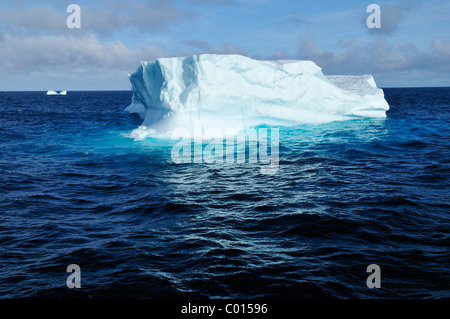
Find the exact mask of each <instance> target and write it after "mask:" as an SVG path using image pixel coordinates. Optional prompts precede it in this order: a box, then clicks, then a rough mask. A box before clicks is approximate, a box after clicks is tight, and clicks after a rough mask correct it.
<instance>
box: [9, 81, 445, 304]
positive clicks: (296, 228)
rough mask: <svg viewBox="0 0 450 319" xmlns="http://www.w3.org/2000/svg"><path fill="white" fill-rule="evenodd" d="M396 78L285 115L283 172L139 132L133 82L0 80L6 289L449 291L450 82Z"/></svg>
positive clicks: (274, 294)
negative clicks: (336, 113)
mask: <svg viewBox="0 0 450 319" xmlns="http://www.w3.org/2000/svg"><path fill="white" fill-rule="evenodd" d="M384 91H385V95H386V100H387V101H388V103H389V104H390V107H391V109H390V111H389V112H387V118H386V119H355V120H348V121H342V122H333V123H329V124H320V125H300V126H297V127H293V128H280V163H279V170H278V172H277V173H276V174H273V175H263V174H261V173H260V169H259V168H260V167H259V165H256V164H251V163H241V164H237V163H236V164H225V163H215V164H206V163H192V164H190V163H186V164H176V163H174V162H173V161H172V159H171V154H170V152H171V145H168V143H167V141H161V140H155V139H145V140H143V141H135V140H133V139H132V138H129V137H127V134H129V133H130V132H131V131H132V130H133V129H135V128H137V127H138V126H139V125H140V123H141V120H140V119H139V118H138V117H137V116H136V115H135V114H128V113H127V112H124V108H125V107H126V106H127V105H129V104H130V102H131V92H129V91H122V92H68V94H67V96H46V95H45V92H1V93H0V298H23V297H31V298H36V297H39V298H65V297H71V296H74V294H75V295H76V296H79V297H90V298H94V299H95V298H333V297H336V298H442V297H447V298H448V297H450V250H449V247H450V237H449V235H450V179H449V177H450V176H449V175H450V130H449V129H450V88H410V89H385V90H384ZM70 264H77V265H79V266H80V269H81V288H80V289H76V288H74V289H69V288H68V287H67V286H66V279H67V278H68V276H69V275H70V274H69V273H67V272H66V268H67V266H68V265H70ZM370 264H377V265H379V267H380V269H381V288H373V289H369V288H368V287H367V285H366V279H367V277H368V276H369V275H370V273H368V272H366V269H367V266H368V265H370Z"/></svg>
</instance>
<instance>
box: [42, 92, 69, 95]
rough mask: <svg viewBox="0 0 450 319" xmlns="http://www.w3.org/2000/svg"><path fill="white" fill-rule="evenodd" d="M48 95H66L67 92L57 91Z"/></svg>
mask: <svg viewBox="0 0 450 319" xmlns="http://www.w3.org/2000/svg"><path fill="white" fill-rule="evenodd" d="M46 94H47V95H66V94H67V91H61V92H59V93H58V92H56V91H47V93H46Z"/></svg>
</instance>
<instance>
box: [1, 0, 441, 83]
mask: <svg viewBox="0 0 450 319" xmlns="http://www.w3.org/2000/svg"><path fill="white" fill-rule="evenodd" d="M70 4H77V5H79V6H80V8H81V13H80V18H81V19H80V22H81V23H80V26H81V28H68V27H67V24H66V21H67V18H68V17H69V16H70V15H71V13H70V12H67V7H68V6H69V5H70ZM370 4H378V5H379V6H380V8H381V28H373V29H370V28H368V26H367V24H366V20H367V18H368V17H369V15H370V14H371V13H368V12H367V11H366V9H367V6H368V5H370ZM204 53H214V54H241V55H245V56H248V57H251V58H255V59H265V60H275V59H299V60H312V61H314V62H315V63H316V64H317V65H319V66H320V67H321V68H322V71H323V73H324V74H325V75H331V74H342V75H346V74H348V75H356V74H372V75H373V76H374V78H375V81H376V82H377V84H378V86H379V87H428V86H450V1H448V0H427V1H420V0H410V1H407V0H405V1H403V0H396V1H376V0H369V1H359V0H348V1H335V0H327V1H326V0H312V1H302V0H277V1H275V0H271V1H269V0H243V1H239V0H184V1H182V0H171V1H170V0H169V1H163V0H146V1H144V0H131V1H125V0H117V1H116V0H88V1H81V0H79V1H77V0H70V1H67V2H66V1H61V0H48V1H36V0H11V1H9V0H2V1H1V2H0V91H6V90H8V91H13V90H19V91H28V90H42V91H46V90H129V89H130V84H129V81H128V74H130V73H133V72H134V71H135V70H136V69H137V67H138V65H139V63H140V61H152V60H155V59H158V58H162V57H175V56H187V55H191V54H204Z"/></svg>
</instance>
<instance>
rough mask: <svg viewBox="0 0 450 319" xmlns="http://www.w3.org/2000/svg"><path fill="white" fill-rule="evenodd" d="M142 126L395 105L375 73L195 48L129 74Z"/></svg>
mask: <svg viewBox="0 0 450 319" xmlns="http://www.w3.org/2000/svg"><path fill="white" fill-rule="evenodd" d="M129 79H130V82H131V85H132V89H133V97H132V103H131V105H130V106H129V107H128V108H127V109H126V110H127V111H129V112H131V113H138V114H139V115H140V116H141V118H142V119H144V122H143V123H142V127H141V130H142V129H144V128H145V130H147V131H148V132H153V133H155V134H156V135H163V136H170V134H171V132H172V131H173V130H174V129H177V128H184V129H187V130H189V131H190V132H194V130H195V131H197V132H198V131H204V130H205V129H207V128H219V129H226V128H235V129H244V130H245V129H247V128H250V127H252V126H256V125H260V124H268V125H296V124H300V123H322V122H329V121H335V120H344V119H348V118H351V117H361V116H362V117H366V116H367V117H385V116H386V114H385V112H386V111H387V110H388V109H389V105H388V104H387V102H386V100H385V99H384V94H383V91H382V90H381V89H379V88H377V87H376V84H375V81H374V79H373V77H372V76H367V75H364V76H328V77H325V76H324V75H323V73H322V71H321V69H320V67H318V66H317V65H316V64H314V63H313V62H311V61H296V60H289V61H259V60H253V59H250V58H247V57H244V56H239V55H213V54H204V55H194V56H188V57H180V58H161V59H158V60H156V61H154V62H142V63H141V65H140V66H139V68H138V70H137V71H136V72H135V73H133V74H131V75H130V76H129Z"/></svg>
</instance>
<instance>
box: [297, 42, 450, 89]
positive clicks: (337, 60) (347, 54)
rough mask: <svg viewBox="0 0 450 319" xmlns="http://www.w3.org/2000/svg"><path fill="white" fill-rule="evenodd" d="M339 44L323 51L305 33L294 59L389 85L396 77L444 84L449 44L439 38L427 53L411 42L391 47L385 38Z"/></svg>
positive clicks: (449, 65)
mask: <svg viewBox="0 0 450 319" xmlns="http://www.w3.org/2000/svg"><path fill="white" fill-rule="evenodd" d="M338 43H339V45H340V47H341V50H337V51H329V50H325V49H322V48H321V47H320V45H319V44H317V43H316V42H315V40H314V38H313V36H312V35H311V34H307V35H306V36H302V37H300V50H299V53H298V56H297V58H300V59H305V60H312V61H314V62H316V63H317V64H318V65H319V66H320V67H322V69H323V71H324V73H325V74H373V75H375V76H376V77H378V78H381V79H382V80H388V79H389V83H392V79H394V80H395V79H399V78H403V82H405V83H406V82H407V81H408V79H410V80H411V81H416V82H417V81H418V80H420V79H422V81H423V80H424V79H427V78H432V79H438V78H439V79H440V80H444V81H445V77H446V74H447V72H448V71H449V70H450V42H446V41H444V40H443V39H441V38H435V39H433V40H432V41H431V44H430V48H429V49H428V50H419V49H418V48H417V47H416V46H415V45H414V44H412V43H407V44H404V45H399V46H394V45H391V44H389V42H388V41H387V39H386V38H384V37H377V38H376V39H374V40H373V41H372V42H371V43H369V45H358V44H357V42H356V41H355V40H349V41H346V40H339V41H338ZM447 81H448V80H447ZM394 82H395V81H394ZM444 85H445V84H444ZM446 85H448V83H447V84H446Z"/></svg>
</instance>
